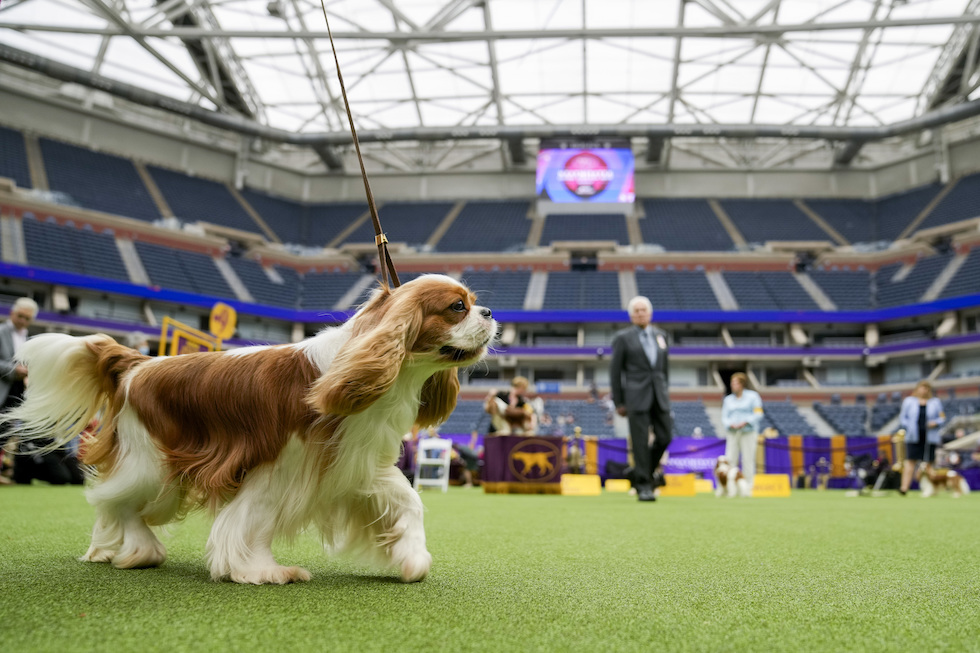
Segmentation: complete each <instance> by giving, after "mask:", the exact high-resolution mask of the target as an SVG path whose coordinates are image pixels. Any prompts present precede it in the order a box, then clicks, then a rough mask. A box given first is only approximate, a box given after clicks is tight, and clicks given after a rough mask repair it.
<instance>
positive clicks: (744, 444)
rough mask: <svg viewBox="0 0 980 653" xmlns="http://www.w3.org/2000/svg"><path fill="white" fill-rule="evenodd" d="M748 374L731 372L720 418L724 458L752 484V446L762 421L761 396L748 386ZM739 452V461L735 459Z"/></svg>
mask: <svg viewBox="0 0 980 653" xmlns="http://www.w3.org/2000/svg"><path fill="white" fill-rule="evenodd" d="M748 383H749V378H748V377H747V376H745V374H743V373H741V372H736V373H735V374H732V379H731V385H732V393H731V394H730V395H728V396H727V397H725V400H724V401H723V402H722V404H721V421H722V423H723V424H724V425H725V429H726V431H727V433H726V434H725V458H727V459H728V464H730V465H733V466H736V467H738V468H740V469H741V470H742V475H743V476H744V477H745V480H746V481H747V482H748V484H749V487H750V488H751V487H752V480H753V479H754V478H755V449H756V444H757V443H758V441H759V424H761V423H762V415H763V412H762V397H760V396H759V393H758V392H756V391H755V390H749V389H748V388H747V387H746V386H748ZM739 454H741V456H742V462H741V464H740V463H739V460H738V458H739Z"/></svg>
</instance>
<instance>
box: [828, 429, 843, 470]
mask: <svg viewBox="0 0 980 653" xmlns="http://www.w3.org/2000/svg"><path fill="white" fill-rule="evenodd" d="M846 458H847V436H846V435H835V436H832V437H831V438H830V475H831V476H833V477H834V478H842V477H844V476H847V470H846V469H845V468H844V460H845V459H846Z"/></svg>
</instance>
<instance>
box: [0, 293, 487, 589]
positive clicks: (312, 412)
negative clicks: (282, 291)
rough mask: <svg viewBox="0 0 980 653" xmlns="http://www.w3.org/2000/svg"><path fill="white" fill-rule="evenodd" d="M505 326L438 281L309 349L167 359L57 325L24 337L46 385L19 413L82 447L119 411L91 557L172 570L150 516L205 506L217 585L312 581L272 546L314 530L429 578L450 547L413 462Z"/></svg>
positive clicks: (100, 444) (376, 302) (99, 451)
mask: <svg viewBox="0 0 980 653" xmlns="http://www.w3.org/2000/svg"><path fill="white" fill-rule="evenodd" d="M496 332H497V323H496V322H495V321H494V320H493V319H492V315H491V312H490V310H489V309H487V308H483V307H481V306H477V305H476V296H475V295H474V294H473V293H471V292H470V291H469V290H468V289H467V288H466V287H465V286H463V285H462V284H460V283H458V282H457V281H455V280H454V279H451V278H450V277H447V276H442V275H424V276H421V277H419V278H417V279H415V280H413V281H411V282H409V283H406V284H405V285H403V286H401V287H399V288H393V289H389V288H388V287H386V286H382V287H381V288H380V289H379V290H376V291H375V293H374V295H373V296H372V297H371V299H370V300H369V301H368V302H367V303H366V304H365V305H364V306H363V307H362V308H361V309H360V310H359V311H358V312H357V313H356V314H355V315H354V316H353V317H352V318H351V319H350V320H349V321H348V322H347V323H346V324H344V325H343V326H340V327H334V328H328V329H325V330H324V331H322V332H320V333H319V334H318V335H316V336H314V337H312V338H308V339H307V340H304V341H303V342H300V343H296V344H292V345H281V346H259V347H246V348H243V349H236V350H231V351H227V352H216V353H198V354H187V355H183V356H175V357H171V358H163V357H160V358H150V357H148V356H144V355H142V354H140V353H138V352H136V351H134V350H132V349H129V348H127V347H124V346H122V345H119V344H117V343H116V342H115V341H114V340H112V339H111V338H109V337H108V336H105V335H101V334H100V335H94V336H88V337H84V338H74V337H71V336H68V335H63V334H55V333H51V334H44V335H40V336H37V337H35V338H32V339H31V340H29V341H28V342H27V343H26V344H25V345H24V346H23V347H22V348H21V352H20V354H19V356H18V358H19V359H20V360H21V361H23V363H24V364H25V365H26V366H27V367H28V369H30V375H31V382H30V386H29V387H28V389H27V392H26V397H25V399H24V402H23V403H22V404H21V405H20V406H18V407H17V408H15V409H14V410H12V411H10V412H9V413H8V414H7V415H5V416H4V417H3V418H2V421H3V422H6V423H7V424H10V425H11V426H12V427H13V430H14V432H15V434H16V435H17V436H18V437H20V438H22V439H23V438H28V439H29V438H41V437H52V436H53V437H55V438H56V443H57V444H64V443H65V442H68V441H70V440H71V439H72V438H74V437H76V436H78V435H79V434H80V433H81V431H82V430H83V429H84V428H85V427H86V426H87V425H88V424H89V422H90V421H91V420H92V418H93V417H95V416H96V415H97V414H98V415H100V416H101V418H100V423H101V427H100V429H99V430H98V432H97V433H96V434H95V435H94V437H92V439H91V440H90V441H88V442H87V446H86V451H85V459H84V462H86V463H88V464H90V465H93V466H94V468H95V469H96V470H97V471H96V476H95V479H94V483H93V485H92V487H91V488H90V489H89V491H88V499H89V502H90V503H92V504H93V505H94V506H95V511H96V522H95V527H94V529H93V532H92V543H91V547H90V548H89V550H88V552H87V553H86V554H85V555H84V556H82V558H81V560H83V561H89V562H111V563H112V564H113V565H114V566H116V567H118V568H121V569H128V568H135V567H154V566H157V565H160V564H161V563H162V562H163V561H164V559H165V557H166V550H165V548H164V546H163V544H162V543H161V542H160V540H159V539H157V536H156V535H155V534H154V532H153V530H151V528H150V527H151V526H157V525H162V524H166V523H169V522H172V521H175V520H178V519H180V518H182V517H183V516H184V515H185V514H186V512H187V511H188V510H189V509H191V508H193V507H195V506H205V507H208V508H210V509H211V510H212V511H213V512H214V513H215V515H216V517H215V520H214V525H213V527H212V529H211V535H210V537H209V538H208V545H207V554H208V559H209V564H210V570H211V577H212V578H213V579H215V580H220V579H226V578H227V579H230V580H232V581H234V582H237V583H253V584H264V583H277V584H283V583H290V582H297V581H305V580H309V578H310V574H309V572H308V571H306V570H305V569H303V568H301V567H284V566H281V565H279V564H278V563H277V562H276V561H275V559H274V558H273V556H272V549H271V546H272V542H273V539H275V538H276V537H287V538H288V537H291V536H294V535H296V534H298V533H299V532H300V531H301V530H303V529H304V528H306V527H308V526H311V525H312V526H313V527H315V528H316V529H318V530H319V532H320V533H321V534H322V537H323V541H324V544H325V546H326V547H327V549H328V550H331V551H338V552H339V551H347V552H353V553H361V554H366V555H367V557H369V558H370V559H372V560H373V561H375V562H378V563H380V564H381V565H382V566H385V567H393V568H396V569H398V570H399V572H400V574H401V578H402V580H403V581H405V582H411V581H417V580H421V579H422V578H424V577H425V576H426V575H427V574H428V572H429V567H430V565H431V563H432V556H431V555H430V554H429V552H428V551H427V549H426V546H425V531H424V529H423V525H422V502H421V500H420V498H419V496H418V494H417V493H416V492H414V491H413V490H412V488H411V486H410V485H409V484H408V481H407V480H406V478H405V476H404V475H403V474H402V473H401V471H399V470H398V469H397V468H396V467H395V462H396V461H397V459H398V456H399V452H400V446H401V440H402V436H403V434H405V433H407V432H408V431H409V430H411V428H412V424H413V423H416V422H417V423H419V424H420V425H421V426H423V427H425V426H429V425H435V424H440V423H442V422H443V421H445V419H446V418H448V417H449V415H450V413H452V412H453V409H454V408H455V406H456V397H457V394H458V392H459V381H458V379H457V368H459V367H461V366H464V365H471V364H473V363H475V362H477V361H479V360H481V359H482V358H483V357H484V355H485V354H486V351H487V345H488V344H489V343H490V342H491V341H492V340H493V338H494V337H495V335H496Z"/></svg>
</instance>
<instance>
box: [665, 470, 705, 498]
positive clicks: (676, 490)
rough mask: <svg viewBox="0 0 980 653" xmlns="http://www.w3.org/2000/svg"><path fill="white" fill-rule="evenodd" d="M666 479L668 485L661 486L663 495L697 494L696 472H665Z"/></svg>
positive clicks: (686, 495) (682, 495)
mask: <svg viewBox="0 0 980 653" xmlns="http://www.w3.org/2000/svg"><path fill="white" fill-rule="evenodd" d="M664 480H665V481H667V485H665V486H663V487H662V488H660V496H662V497H693V496H694V495H695V494H696V492H695V491H694V481H695V476H694V474H664Z"/></svg>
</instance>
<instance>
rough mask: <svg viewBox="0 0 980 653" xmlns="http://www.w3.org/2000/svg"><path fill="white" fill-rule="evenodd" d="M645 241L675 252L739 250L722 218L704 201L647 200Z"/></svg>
mask: <svg viewBox="0 0 980 653" xmlns="http://www.w3.org/2000/svg"><path fill="white" fill-rule="evenodd" d="M643 211H644V214H645V216H646V217H644V218H643V219H642V220H640V221H639V222H640V233H641V234H643V242H645V243H653V244H657V245H660V246H662V247H663V248H664V249H666V250H667V251H671V252H726V251H730V250H732V249H734V248H735V243H734V242H732V238H731V236H729V235H728V232H727V231H725V229H724V228H723V227H722V225H721V222H719V220H718V216H716V215H715V212H714V211H712V210H711V206H709V205H708V201H707V200H703V199H656V200H643Z"/></svg>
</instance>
